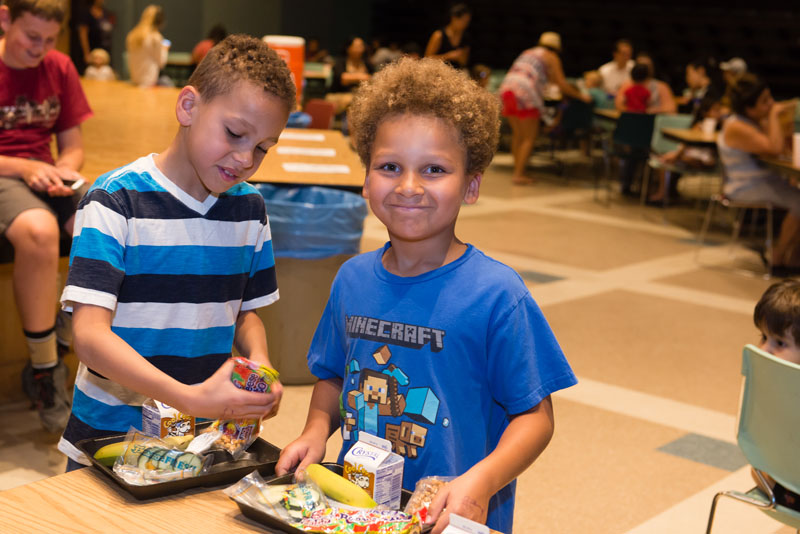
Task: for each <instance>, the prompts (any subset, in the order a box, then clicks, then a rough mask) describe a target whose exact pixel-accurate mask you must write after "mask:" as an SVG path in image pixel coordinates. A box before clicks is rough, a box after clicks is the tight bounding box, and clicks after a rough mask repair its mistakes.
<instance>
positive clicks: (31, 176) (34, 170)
mask: <svg viewBox="0 0 800 534" xmlns="http://www.w3.org/2000/svg"><path fill="white" fill-rule="evenodd" d="M22 179H23V180H24V181H25V183H26V184H27V185H28V187H30V188H31V189H32V190H34V191H36V192H38V193H47V194H48V195H49V196H51V197H68V196H72V194H73V193H74V191H73V190H72V188H70V187H69V186H68V185H65V184H64V182H63V180H69V181H77V180H80V179H82V176H81V175H80V174H79V173H77V172H75V171H73V170H72V169H67V168H64V167H56V166H54V165H50V164H49V163H45V162H43V161H36V160H28V162H27V165H26V166H25V171H24V172H23V174H22Z"/></svg>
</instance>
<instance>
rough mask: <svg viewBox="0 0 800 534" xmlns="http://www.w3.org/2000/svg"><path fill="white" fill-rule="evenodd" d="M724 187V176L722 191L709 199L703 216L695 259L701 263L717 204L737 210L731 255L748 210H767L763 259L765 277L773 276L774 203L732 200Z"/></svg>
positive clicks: (731, 242)
mask: <svg viewBox="0 0 800 534" xmlns="http://www.w3.org/2000/svg"><path fill="white" fill-rule="evenodd" d="M724 187H725V179H724V176H723V180H722V182H721V185H720V191H719V192H718V193H716V194H714V195H712V196H711V199H710V200H709V203H708V209H707V210H706V215H705V217H704V218H703V226H702V227H701V228H700V234H699V235H698V236H697V244H698V247H699V248H698V249H697V252H696V254H695V260H696V261H697V262H698V263H700V262H699V256H700V251H701V250H702V247H703V244H704V243H705V239H706V235H707V234H708V228H709V227H710V226H711V220H712V218H713V217H714V211H715V208H716V207H717V206H721V207H723V208H729V209H731V210H734V211H735V217H734V219H733V221H732V231H731V239H730V241H729V246H730V249H731V256H733V255H734V254H733V245H735V244H736V242H737V241H738V240H739V236H740V235H741V232H742V225H743V223H744V217H745V214H746V213H747V210H751V211H752V210H765V211H766V215H767V224H766V229H765V231H764V253H763V255H762V261H763V262H764V263H765V264H766V267H767V272H766V274H764V275H763V277H764V278H765V279H769V278H772V235H773V224H774V223H773V221H774V217H773V215H774V213H773V211H774V210H773V206H772V204H770V203H769V202H737V201H735V200H731V199H729V198H728V197H726V196H725V194H724V193H723V189H724ZM747 273H748V274H753V272H752V271H747Z"/></svg>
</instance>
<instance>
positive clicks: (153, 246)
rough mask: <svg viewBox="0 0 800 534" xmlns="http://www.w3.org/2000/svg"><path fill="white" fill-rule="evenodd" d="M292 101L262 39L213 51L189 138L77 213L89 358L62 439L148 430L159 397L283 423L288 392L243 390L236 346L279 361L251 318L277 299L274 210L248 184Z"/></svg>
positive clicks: (75, 295) (85, 355)
mask: <svg viewBox="0 0 800 534" xmlns="http://www.w3.org/2000/svg"><path fill="white" fill-rule="evenodd" d="M294 102H295V87H294V83H293V82H292V80H291V74H290V72H289V70H288V68H287V67H286V65H285V64H284V62H283V61H282V60H281V59H280V58H279V57H278V56H277V54H275V52H273V51H272V50H270V49H269V48H268V47H267V46H266V44H264V43H263V42H262V41H260V40H258V39H255V38H252V37H247V36H243V35H233V36H230V37H228V38H227V39H225V40H224V41H222V42H221V43H220V44H218V45H217V46H215V47H214V48H213V49H212V50H211V51H210V52H209V54H208V55H207V56H206V57H205V59H203V61H202V62H201V63H200V64H199V65H198V67H197V69H196V70H195V72H194V74H193V75H192V77H191V78H190V79H189V82H188V85H187V86H186V87H184V88H183V89H182V90H181V91H180V94H179V95H178V100H177V104H176V116H177V119H178V123H179V125H180V126H179V130H178V133H177V135H176V136H175V139H174V140H173V141H172V143H171V144H170V146H169V147H167V149H166V150H164V151H163V152H161V153H160V154H151V155H148V156H144V157H142V158H140V159H138V160H136V161H134V162H133V163H130V164H128V165H126V166H124V167H122V168H120V169H117V170H115V171H111V172H109V173H107V174H105V175H103V176H100V177H99V178H98V179H97V180H96V182H95V183H94V185H93V186H92V188H91V189H90V191H89V192H88V193H87V195H86V196H85V197H84V199H83V200H82V201H81V204H80V206H79V210H78V212H77V216H76V224H75V232H74V239H73V244H72V254H71V257H70V272H69V278H68V279H67V285H66V287H65V289H64V293H63V295H62V297H61V302H62V306H63V307H64V308H65V309H72V310H73V332H74V344H75V352H76V354H77V355H78V358H79V359H80V361H81V364H80V368H79V370H78V376H77V378H76V383H75V392H74V398H73V407H72V414H71V416H70V419H69V422H68V424H67V428H66V430H65V431H64V434H63V436H62V438H61V441H60V442H59V449H60V450H61V451H62V452H64V453H65V454H66V455H67V456H69V462H68V465H67V469H68V470H71V469H76V468H78V467H81V465H88V464H89V461H88V458H86V457H85V456H84V455H83V454H82V453H81V452H80V451H79V450H78V449H77V448H76V447H75V443H76V442H77V441H79V440H81V439H84V438H89V437H100V436H104V435H108V434H114V433H120V432H125V431H127V430H128V428H129V427H130V426H136V427H139V426H140V425H141V404H142V402H143V401H145V400H146V399H147V398H148V397H152V398H154V399H158V400H160V401H162V402H164V403H166V404H168V405H170V406H173V407H175V408H177V409H178V410H180V411H181V412H184V413H188V414H191V415H194V416H197V417H207V418H231V417H233V418H260V417H265V416H266V417H269V416H271V415H274V414H275V412H276V411H277V409H278V404H279V402H280V398H281V393H282V388H281V386H280V384H275V385H273V388H272V392H271V393H268V394H263V393H254V392H247V391H243V390H240V389H237V388H236V387H235V386H234V385H233V383H232V382H231V380H230V375H231V369H232V364H231V363H230V362H229V361H228V358H229V357H230V354H231V347H232V346H233V345H235V346H236V348H237V350H238V351H239V353H240V354H242V355H243V356H245V357H247V358H250V359H251V360H254V361H256V362H258V363H262V364H265V365H268V366H269V365H270V361H269V356H268V354H267V342H266V334H265V331H264V327H263V324H262V322H261V320H260V319H259V317H258V316H257V315H256V313H255V310H256V309H257V308H259V307H261V306H266V305H268V304H271V303H272V302H274V301H275V300H277V299H278V288H277V282H276V278H275V267H274V263H275V262H274V258H273V254H272V244H271V240H270V229H269V224H268V221H267V215H266V209H265V206H264V201H263V199H262V197H261V195H260V194H259V193H258V192H257V191H256V190H255V189H254V188H253V187H252V186H250V185H249V184H247V183H245V180H247V179H248V178H249V177H251V176H252V175H253V174H254V173H255V171H256V170H257V169H258V166H259V165H260V164H261V161H262V160H263V158H264V155H265V154H266V153H267V150H268V149H269V148H270V147H272V146H273V145H275V144H276V143H277V141H278V136H279V135H280V133H281V130H282V129H283V128H284V126H285V125H286V121H287V118H288V115H289V112H290V110H291V109H292V108H293V106H294Z"/></svg>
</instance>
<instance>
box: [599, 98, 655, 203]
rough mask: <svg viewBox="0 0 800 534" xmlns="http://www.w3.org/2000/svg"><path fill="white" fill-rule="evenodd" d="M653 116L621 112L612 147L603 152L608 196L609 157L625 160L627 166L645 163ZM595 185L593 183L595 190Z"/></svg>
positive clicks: (653, 120)
mask: <svg viewBox="0 0 800 534" xmlns="http://www.w3.org/2000/svg"><path fill="white" fill-rule="evenodd" d="M654 124H655V115H653V114H651V113H629V112H623V113H621V114H620V116H619V119H618V120H617V126H616V128H614V133H613V135H612V138H611V139H612V143H613V146H612V147H611V148H610V149H609V148H607V149H606V150H604V155H603V159H604V160H605V167H606V172H605V181H606V184H605V186H606V191H607V192H608V193H609V194H610V183H609V174H610V173H611V157H612V156H616V157H618V158H623V159H625V160H626V164H628V165H637V166H638V164H639V163H641V162H643V161H644V162H646V161H647V158H648V157H649V155H650V142H651V139H652V137H653V126H654ZM596 186H597V183H596V182H595V188H596Z"/></svg>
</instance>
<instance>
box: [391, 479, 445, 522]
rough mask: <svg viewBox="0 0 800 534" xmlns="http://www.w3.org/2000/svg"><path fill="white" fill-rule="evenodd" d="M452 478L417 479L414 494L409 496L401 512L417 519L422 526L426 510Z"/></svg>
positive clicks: (426, 515) (425, 518) (426, 514)
mask: <svg viewBox="0 0 800 534" xmlns="http://www.w3.org/2000/svg"><path fill="white" fill-rule="evenodd" d="M454 478H455V477H436V476H434V477H425V478H421V479H419V480H418V481H417V485H416V486H414V493H412V494H411V497H410V498H409V499H408V502H407V503H406V507H405V509H404V510H403V511H404V512H405V513H407V514H411V515H415V516H417V517H419V520H420V522H421V523H423V524H424V523H425V521H426V520H427V518H428V508H429V507H430V505H431V503H432V502H433V498H434V497H436V494H437V493H439V490H440V489H442V488H443V487H444V485H445V484H447V483H448V482H450V481H451V480H453V479H454Z"/></svg>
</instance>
